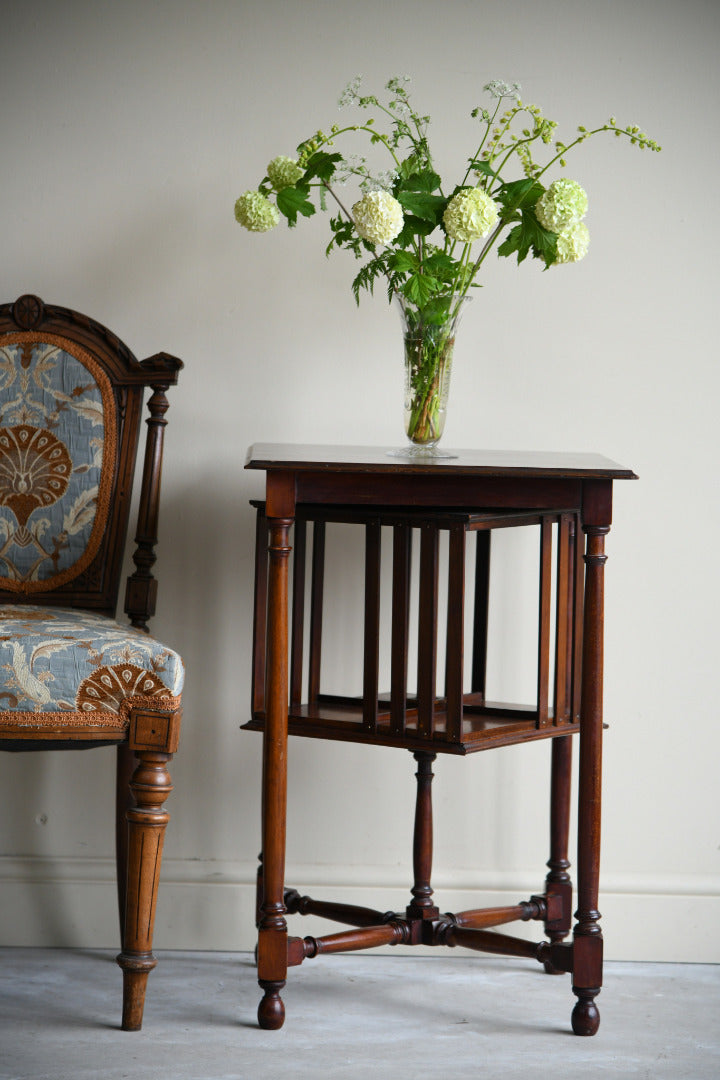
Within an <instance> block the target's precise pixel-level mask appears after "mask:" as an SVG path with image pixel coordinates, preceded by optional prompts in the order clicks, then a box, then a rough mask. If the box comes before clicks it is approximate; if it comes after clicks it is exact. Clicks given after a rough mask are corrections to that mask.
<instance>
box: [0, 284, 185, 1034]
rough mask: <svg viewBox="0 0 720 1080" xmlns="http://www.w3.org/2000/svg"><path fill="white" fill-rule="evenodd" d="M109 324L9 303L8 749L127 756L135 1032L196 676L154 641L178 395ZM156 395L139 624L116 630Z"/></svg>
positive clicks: (125, 870) (123, 901)
mask: <svg viewBox="0 0 720 1080" xmlns="http://www.w3.org/2000/svg"><path fill="white" fill-rule="evenodd" d="M181 368H182V363H181V361H180V360H177V359H176V358H175V357H172V356H169V355H167V354H165V353H160V354H158V355H156V356H153V357H150V358H149V359H148V360H143V361H142V362H139V361H138V360H137V359H136V358H135V357H134V356H133V354H132V353H131V352H130V350H129V349H128V348H127V346H126V345H124V344H123V343H122V342H121V341H120V340H119V339H118V338H117V337H116V336H115V335H114V334H112V333H111V332H110V331H109V330H108V329H107V328H106V327H104V326H102V325H100V324H99V323H97V322H95V321H94V320H92V319H90V318H89V317H88V316H86V315H82V314H80V313H78V312H75V311H71V310H69V309H68V308H62V307H55V306H50V305H46V304H44V303H43V302H42V301H41V300H40V299H39V298H38V297H37V296H30V295H26V296H21V297H20V298H19V299H18V300H16V301H15V303H13V304H5V305H2V306H0V749H2V750H14V751H25V750H44V749H68V750H69V749H88V748H90V747H96V746H113V745H114V746H116V747H117V756H118V767H117V784H116V792H115V805H116V846H117V864H118V897H119V904H120V924H121V941H122V951H121V953H120V955H119V957H118V962H119V964H120V966H121V968H122V969H123V1019H122V1024H123V1027H124V1028H125V1029H127V1030H137V1029H139V1028H140V1026H141V1024H142V1014H143V1004H144V996H145V986H146V983H147V976H148V973H149V972H150V971H151V970H152V968H153V967H154V966H155V958H154V957H153V955H152V934H153V926H154V919H155V904H156V898H157V887H158V875H159V870H160V859H161V854H162V844H163V837H164V832H165V826H166V824H167V822H168V820H169V815H168V813H167V811H166V810H165V808H164V801H165V798H166V797H167V795H168V794H169V793H170V791H171V790H172V784H171V781H170V776H169V773H168V768H167V766H168V762H169V761H170V759H171V757H172V755H173V753H174V752H175V751H176V750H177V745H178V735H179V725H180V716H181V701H180V698H181V691H182V685H183V664H182V660H181V658H180V656H179V655H178V654H177V652H175V651H174V650H173V649H172V648H170V647H168V646H166V645H163V644H161V643H160V642H159V641H156V640H155V639H154V638H152V637H150V635H149V633H148V620H149V619H150V617H151V616H152V615H153V614H154V611H155V597H156V591H157V582H156V580H155V578H154V576H153V573H152V568H153V566H154V563H155V557H156V556H155V545H156V543H157V529H158V508H159V497H160V473H161V469H162V458H163V441H164V432H165V426H166V420H165V414H166V412H167V409H168V400H167V397H166V391H167V390H168V388H169V387H170V386H172V385H174V384H175V383H176V382H177V377H178V373H179V371H180V369H181ZM146 389H149V390H150V395H149V400H148V413H149V415H148V418H147V430H146V441H145V454H144V465H143V474H142V485H141V493H140V506H139V513H138V521H137V527H136V534H135V541H136V547H135V551H134V554H133V560H134V563H135V570H134V572H133V573H132V574H131V576H130V578H129V579H128V583H127V588H126V596H125V612H126V613H127V615H128V616H129V622H127V621H125V622H119V621H116V618H115V615H116V608H117V603H118V594H119V585H120V574H121V567H122V560H123V552H124V546H125V541H126V536H127V530H128V518H129V510H130V497H131V492H132V486H133V473H134V469H135V461H136V451H137V445H138V438H139V434H140V428H141V422H142V400H143V394H144V392H145V390H146Z"/></svg>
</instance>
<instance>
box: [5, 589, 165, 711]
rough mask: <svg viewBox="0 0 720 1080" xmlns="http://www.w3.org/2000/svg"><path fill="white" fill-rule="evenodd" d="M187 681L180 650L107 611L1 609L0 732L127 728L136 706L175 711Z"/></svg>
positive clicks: (15, 606) (24, 607) (24, 606)
mask: <svg viewBox="0 0 720 1080" xmlns="http://www.w3.org/2000/svg"><path fill="white" fill-rule="evenodd" d="M183 678H184V668H183V663H182V660H181V658H180V656H179V655H178V654H177V653H176V652H174V651H173V650H172V649H169V648H167V647H166V646H165V645H162V644H161V643H160V642H159V641H156V640H155V639H154V638H152V637H149V636H148V635H147V634H145V633H143V632H142V631H141V630H135V629H134V628H133V627H131V626H122V625H120V624H119V623H117V622H115V620H114V619H110V618H108V617H107V616H104V615H96V614H91V613H88V612H85V611H74V610H71V609H66V608H50V607H34V606H32V605H23V604H17V605H16V604H10V605H7V606H0V731H5V732H8V730H10V731H13V730H16V729H22V728H32V729H38V728H43V727H48V728H52V729H53V730H54V729H57V728H58V726H62V727H89V728H95V727H102V728H108V727H110V728H116V729H119V730H122V729H123V728H124V727H125V726H127V716H128V710H129V708H130V707H131V706H132V705H134V704H139V705H145V706H146V707H147V706H149V707H152V706H153V705H155V706H156V707H158V708H161V709H168V708H169V709H175V708H177V707H178V705H179V695H180V692H181V690H182V686H183Z"/></svg>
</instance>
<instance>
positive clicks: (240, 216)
mask: <svg viewBox="0 0 720 1080" xmlns="http://www.w3.org/2000/svg"><path fill="white" fill-rule="evenodd" d="M235 220H236V221H237V222H238V224H239V225H244V227H245V228H246V229H249V230H250V232H268V230H269V229H274V228H275V226H276V225H277V223H278V221H279V220H280V214H279V212H278V208H277V207H276V206H274V205H273V203H271V202H270V200H269V199H268V198H266V197H265V196H264V195H262V194H261V193H260V192H259V191H246V192H244V194H242V195H241V196H240V198H239V199H238V200H237V202H236V203H235Z"/></svg>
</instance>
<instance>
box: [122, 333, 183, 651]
mask: <svg viewBox="0 0 720 1080" xmlns="http://www.w3.org/2000/svg"><path fill="white" fill-rule="evenodd" d="M141 366H142V367H143V368H144V369H145V370H146V372H147V374H148V385H149V386H150V389H151V390H152V394H151V395H150V399H149V401H148V403H147V404H148V411H149V413H150V415H149V417H148V419H147V421H146V423H147V434H146V440H145V460H144V464H143V474H142V486H141V489H140V506H139V510H138V522H137V532H136V535H135V543H136V544H137V547H136V549H135V552H134V554H133V562H134V563H135V571H134V572H133V573H132V574H131V575H130V577H129V578H128V581H127V588H126V592H125V612H126V614H127V615H128V616H129V618H130V622H131V623H132V625H133V626H134V627H136V628H137V629H139V630H147V629H148V626H147V623H148V620H149V619H150V618H152V616H153V615H154V614H155V604H156V599H157V580H156V579H155V578H154V577H153V574H152V567H153V565H154V563H155V559H156V555H155V545H156V544H157V541H158V515H159V509H160V476H161V472H162V459H163V444H164V439H165V427H166V425H167V420H166V419H165V414H166V412H167V410H168V407H169V402H168V399H167V397H166V396H165V392H166V390H167V389H168V387H169V386H174V385H175V384H176V382H177V376H178V372H179V371H180V370H181V368H182V366H183V365H182V361H181V360H178V359H177V358H176V357H174V356H169V355H168V354H167V353H158V354H157V355H156V356H153V357H150V359H148V360H143V361H142V364H141Z"/></svg>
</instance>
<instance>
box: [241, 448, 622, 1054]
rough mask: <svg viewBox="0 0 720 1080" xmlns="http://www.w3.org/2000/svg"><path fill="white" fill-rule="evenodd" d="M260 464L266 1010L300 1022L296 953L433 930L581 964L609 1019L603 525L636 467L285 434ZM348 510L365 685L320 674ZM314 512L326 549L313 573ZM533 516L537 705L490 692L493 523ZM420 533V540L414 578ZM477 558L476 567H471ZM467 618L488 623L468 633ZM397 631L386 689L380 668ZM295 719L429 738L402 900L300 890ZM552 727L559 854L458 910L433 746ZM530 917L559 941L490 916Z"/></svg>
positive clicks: (259, 710) (587, 1020) (566, 968)
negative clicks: (439, 835) (507, 898)
mask: <svg viewBox="0 0 720 1080" xmlns="http://www.w3.org/2000/svg"><path fill="white" fill-rule="evenodd" d="M246 468H248V469H258V470H262V471H264V472H265V473H266V486H265V498H264V500H263V501H258V502H256V503H254V505H255V507H256V511H257V538H256V559H255V624H254V638H253V685H252V720H251V721H250V723H249V724H247V725H246V727H248V728H250V729H255V730H261V731H262V732H263V777H262V798H263V807H262V856H261V862H260V869H259V871H258V928H259V929H258V980H259V983H260V987H261V988H262V990H263V992H264V994H263V997H262V1000H261V1002H260V1006H259V1009H258V1019H259V1023H260V1025H261V1027H264V1028H279V1027H281V1025H282V1023H283V1020H284V1016H285V1008H284V1005H283V1002H282V999H281V997H280V992H281V990H282V988H283V987H284V985H285V981H286V976H287V969H288V967H292V966H294V965H297V964H301V963H302V962H303V960H305V959H306V958H308V957H314V956H317V955H318V954H320V953H332V952H344V951H351V950H355V949H367V948H373V947H376V946H379V945H396V944H406V945H413V944H423V945H449V946H455V945H462V946H464V947H466V948H469V949H474V950H477V951H479V952H489V953H500V954H504V955H509V956H519V957H529V958H533V959H536V960H537V961H539V962H540V964H541V965H543V967H544V969H545V971H547V972H548V973H551V974H558V973H569V974H570V975H571V976H572V989H573V993H574V994H575V996H576V998H577V1001H576V1003H575V1007H574V1009H573V1012H572V1027H573V1031H574V1032H575V1033H576V1034H578V1035H594V1034H595V1032H596V1031H597V1029H598V1025H599V1022H600V1016H599V1012H598V1009H597V1005H596V1003H595V998H596V996H597V995H598V993H599V992H600V988H601V985H602V933H601V929H600V913H599V911H598V886H599V880H598V878H599V854H600V793H601V750H602V732H603V717H602V679H603V576H604V565H605V560H606V556H605V553H604V542H605V535H606V534H607V532H608V531H609V528H610V523H611V511H612V485H613V481H614V480H620V479H634V478H635V477H634V474H633V473H632V472H631V471H630V470H629V469H625V468H622V467H621V466H619V465H616V464H615V463H614V462H612V461H609V460H607V459H606V458H603V457H600V456H598V455H594V454H546V453H514V452H487V451H458V454H457V457H455V458H425V459H423V458H420V459H417V458H415V459H412V458H407V459H403V458H399V457H393V456H390V455H389V454H388V452H387V451H386V450H384V449H382V448H367V447H342V446H335V447H332V446H316V447H311V446H298V445H282V444H256V445H255V446H253V447H251V448H250V450H249V452H248V458H247V462H246ZM338 522H339V523H344V524H346V525H355V526H357V527H359V528H362V529H363V530H364V537H365V560H364V569H362V570H361V568H360V567H358V572H364V603H363V604H362V605H361V606H362V613H361V618H362V626H363V632H362V640H363V658H362V672H363V676H362V686H363V692H362V696H361V697H358V698H352V697H349V696H347V697H343V696H338V695H328V694H323V693H321V691H320V658H321V648H322V610H323V590H324V585H325V582H324V552H325V528H326V525H327V524H328V523H338ZM308 524H311V525H312V555H311V558H310V559H309V560H308V561H309V562H310V573H309V575H308V576H307V580H306V565H305V563H306V539H307V533H308ZM517 528H534V529H535V530H536V532H537V534H538V535H539V559H538V565H539V573H538V577H539V582H538V585H537V590H538V591H537V593H534V599H535V601H537V610H538V619H537V681H536V687H537V694H536V699H535V701H534V702H533V703H532V704H530V705H527V706H523V707H521V706H517V705H512V704H503V703H498V702H494V701H488V700H487V699H486V696H485V673H486V655H487V637H488V592H489V583H490V569H489V568H490V541H491V537H492V534H493V532H494V531H495V530H498V529H517ZM383 530H389V534H388V535H389V536H391V537H392V568H391V570H392V573H391V582H392V588H391V603H390V608H391V617H390V627H389V628H386V627H385V626H384V625H382V624H383V623H384V622H385V623H386V622H387V619H386V618H385V620H383V617H382V614H381V607H382V605H381V572H380V571H381V565H380V564H381V550H382V543H381V538H382V536H383ZM441 534H445V535H443V549H442V550H443V552H445V551H446V552H447V557H446V562H447V570H446V572H443V573H441V572H440V562H441V560H439V557H438V552H439V549H440V537H441ZM413 537H414V538H415V540H414V541H413ZM418 537H419V539H418ZM413 544H414V545H415V547H416V548H419V562H418V568H417V573H416V575H415V577H413V575H412V574H411V562H412V551H413ZM472 547H474V548H475V551H474V561H473V557H472V555H473V553H472ZM293 548H294V550H293ZM291 554H292V556H293V558H292V595H290V591H289V583H290V556H291ZM443 565H444V562H443ZM473 565H474V572H473V573H470V572H468V570H467V567H468V566H470V567H472V566H473ZM344 571H346V572H347V573H348V574H350V573H353V572H354V569H353V568H352V567H351V566H348V567H344ZM415 579H417V618H416V620H415V621H416V623H417V629H416V631H415V632H416V633H417V681H416V684H415V686H414V688H413V689H412V690H409V689H408V667H409V663H408V654H409V651H411V650H410V649H409V644H410V641H409V639H410V633H411V620H410V618H409V611H410V603H411V590H412V585H413V582H414V581H415ZM466 579H472V580H470V581H466ZM441 587H442V593H443V601H444V603H443V606H442V607H441V606H440V604H439V596H440V593H441ZM445 590H446V595H445ZM306 592H307V593H308V596H309V607H310V611H309V618H308V620H306V618H305V595H306ZM538 597H539V601H538ZM466 607H467V610H468V618H466ZM384 610H387V605H386V606H385V609H384ZM441 611H442V612H443V613H445V614H444V615H443V618H441V617H440V612H441ZM306 621H307V623H308V627H309V629H308V632H307V634H305V632H304V627H305V623H306ZM466 624H468V625H471V626H472V635H470V634H468V635H467V637H468V640H467V641H466V630H465V628H466ZM290 629H292V635H290ZM385 629H387V636H388V641H389V645H388V646H387V648H389V651H390V657H389V670H390V678H389V681H390V687H389V694H387V693H385V694H383V692H382V690H383V688H382V687H380V686H379V672H380V668H381V664H380V648H381V646H380V642H381V636H382V631H383V630H385ZM440 634H442V635H445V642H444V645H445V648H444V652H445V663H444V669H445V670H444V673H440V674H438V670H437V669H438V655H442V649H441V650H440V654H439V651H438V640H439V635H440ZM305 637H307V648H306V642H305V640H304V639H305ZM470 637H471V638H472V640H471V641H470ZM440 640H441V644H442V639H440ZM413 647H414V642H413ZM466 657H467V659H466ZM411 675H412V676H414V671H413V672H411ZM533 678H534V676H533ZM386 689H387V688H386ZM304 690H305V693H303V691H304ZM303 697H304V698H305V700H302V699H303ZM288 733H290V734H293V735H304V736H308V737H312V738H324V739H339V740H349V741H354V742H361V743H369V744H373V745H378V746H392V747H404V748H406V749H407V750H409V751H411V752H412V753H413V755H414V757H415V759H416V761H417V765H418V768H417V773H416V776H417V792H416V803H415V832H414V841H413V858H412V863H413V872H414V884H413V886H412V888H411V889H410V893H409V897H408V905H407V907H406V909H405V911H402V912H394V911H390V912H382V911H379V910H378V911H375V910H372V909H370V908H366V907H361V906H355V905H350V904H339V903H338V904H336V903H332V902H329V901H320V900H313V899H312V898H311V897H308V896H300V895H299V894H298V893H297V892H296V891H295V890H293V889H286V886H285V880H284V876H285V838H286V814H287V739H288ZM573 736H576V737H577V739H578V740H579V777H578V820H577V833H578V837H577V898H576V903H577V910H576V911H575V914H574V918H575V923H574V926H573V921H572V920H573V911H572V909H573V906H574V905H573V899H572V897H573V886H572V883H571V878H570V874H569V869H570V862H569V860H568V833H569V818H570V773H571V760H572V753H571V749H572V745H571V744H572V737H573ZM537 739H550V740H552V753H551V770H550V837H549V849H550V858H549V860H548V862H547V866H548V867H549V873H548V874H547V876H546V880H545V884H544V889H543V891H542V893H541V894H539V895H533V896H531V897H530V898H529V899H527V900H522V901H520V902H518V903H517V904H515V905H512V906H509V907H496V908H484V909H483V908H480V909H476V910H472V911H463V912H458V913H455V914H449V913H441V911H440V909H439V908H438V907H436V906H435V903H434V897H433V890H432V887H431V884H430V879H431V864H432V802H431V782H432V776H433V773H432V763H433V761H434V760H435V757H436V755H437V754H438V753H452V754H467V753H472V752H474V751H477V750H486V749H491V748H493V747H499V746H507V745H510V744H516V743H523V742H528V741H532V740H537ZM288 913H290V914H303V915H306V914H312V915H320V916H323V917H325V918H328V919H331V920H334V921H336V922H339V923H343V924H345V925H346V926H350V927H351V929H347V930H343V931H341V932H339V933H334V934H328V935H326V936H323V937H317V938H316V937H306V938H300V937H292V936H289V935H288V928H287V922H286V918H285V916H286V914H288ZM516 920H523V921H527V920H537V921H539V922H541V923H542V924H543V928H544V939H543V940H542V941H540V942H539V943H532V942H529V941H527V940H525V939H522V938H519V937H513V936H511V935H508V934H505V933H498V932H496V931H495V930H493V929H491V928H492V927H496V926H500V925H503V924H507V923H510V922H513V921H516Z"/></svg>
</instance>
